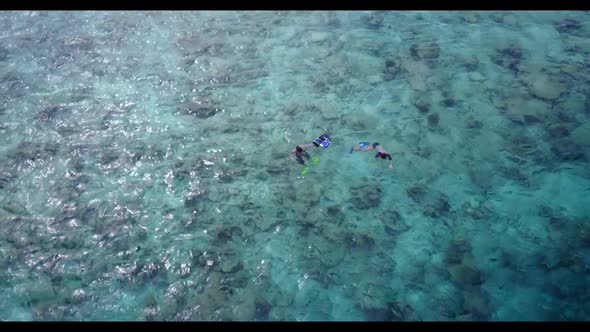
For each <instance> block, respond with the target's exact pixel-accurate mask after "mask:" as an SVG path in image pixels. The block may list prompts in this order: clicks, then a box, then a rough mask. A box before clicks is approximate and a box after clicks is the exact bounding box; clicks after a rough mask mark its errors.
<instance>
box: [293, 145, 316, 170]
mask: <svg viewBox="0 0 590 332" xmlns="http://www.w3.org/2000/svg"><path fill="white" fill-rule="evenodd" d="M312 145H313V144H299V145H297V146H296V147H295V149H293V150H291V153H289V156H290V158H291V159H292V160H297V162H298V163H300V164H301V165H305V161H304V160H303V157H305V158H306V159H307V160H309V154H308V153H307V152H306V151H305V149H307V148H308V147H310V146H312Z"/></svg>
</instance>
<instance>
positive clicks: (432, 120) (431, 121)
mask: <svg viewBox="0 0 590 332" xmlns="http://www.w3.org/2000/svg"><path fill="white" fill-rule="evenodd" d="M439 121H440V116H439V115H438V114H437V113H432V114H430V115H428V125H429V126H430V127H436V126H438V122H439Z"/></svg>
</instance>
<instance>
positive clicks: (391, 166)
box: [387, 155, 393, 169]
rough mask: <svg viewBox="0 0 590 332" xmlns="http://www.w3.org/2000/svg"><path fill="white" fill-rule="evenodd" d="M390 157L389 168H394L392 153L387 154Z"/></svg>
mask: <svg viewBox="0 0 590 332" xmlns="http://www.w3.org/2000/svg"><path fill="white" fill-rule="evenodd" d="M387 156H388V157H389V169H393V162H392V161H391V159H392V158H391V155H387Z"/></svg>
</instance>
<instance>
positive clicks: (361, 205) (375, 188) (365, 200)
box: [350, 183, 381, 210]
mask: <svg viewBox="0 0 590 332" xmlns="http://www.w3.org/2000/svg"><path fill="white" fill-rule="evenodd" d="M350 191H351V193H352V198H351V200H352V204H353V206H354V207H355V208H356V209H359V210H367V209H371V208H375V207H377V206H379V204H380V203H381V186H380V185H379V184H377V183H375V184H362V185H359V186H354V187H352V188H351V190H350Z"/></svg>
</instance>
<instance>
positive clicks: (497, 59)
mask: <svg viewBox="0 0 590 332" xmlns="http://www.w3.org/2000/svg"><path fill="white" fill-rule="evenodd" d="M522 59H523V52H522V49H521V48H520V47H519V46H517V45H515V44H511V45H508V46H506V47H502V48H497V49H496V53H495V55H493V56H492V62H493V63H495V64H497V65H499V66H502V67H504V68H506V69H510V70H511V71H513V72H514V73H519V72H520V68H519V65H520V63H521V61H522Z"/></svg>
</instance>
